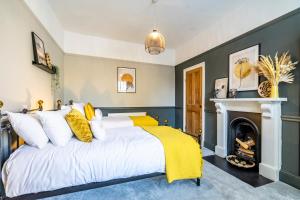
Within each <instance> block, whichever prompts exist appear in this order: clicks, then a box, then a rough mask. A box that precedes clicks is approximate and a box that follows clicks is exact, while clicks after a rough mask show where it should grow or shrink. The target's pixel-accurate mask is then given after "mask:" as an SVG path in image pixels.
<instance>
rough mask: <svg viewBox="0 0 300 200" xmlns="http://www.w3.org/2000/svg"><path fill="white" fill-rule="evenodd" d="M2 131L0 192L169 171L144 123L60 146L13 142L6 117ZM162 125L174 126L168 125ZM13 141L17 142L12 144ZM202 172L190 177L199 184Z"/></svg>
mask: <svg viewBox="0 0 300 200" xmlns="http://www.w3.org/2000/svg"><path fill="white" fill-rule="evenodd" d="M0 121H1V113H0ZM111 123H112V122H111ZM156 127H157V126H156ZM155 129H156V128H155ZM0 130H1V157H0V158H1V165H3V166H2V181H3V185H4V189H5V194H2V197H9V198H13V199H36V198H43V197H49V196H54V195H59V194H64V193H69V192H76V191H81V190H86V189H91V188H95V187H103V186H107V185H112V184H117V183H122V182H127V181H132V180H138V179H141V178H147V177H152V176H157V175H164V174H165V173H166V171H168V168H167V167H166V162H168V160H167V159H166V148H165V146H164V145H165V144H164V143H162V141H161V140H159V139H158V138H157V137H155V136H154V135H152V134H149V132H147V131H145V130H147V129H145V127H144V128H142V127H137V126H130V127H116V126H115V128H109V129H107V138H106V140H105V141H100V140H97V139H94V140H93V141H92V142H91V143H83V142H80V141H79V140H77V139H75V138H72V139H71V140H70V142H69V143H68V144H67V145H66V146H64V147H57V146H54V145H53V144H52V143H50V142H49V143H48V144H47V146H46V147H44V148H43V149H37V148H35V147H31V146H29V145H26V144H23V145H21V146H19V143H18V142H17V143H15V141H14V140H15V139H14V138H15V133H14V131H13V130H12V128H11V125H10V123H9V122H8V121H7V120H2V121H1V129H0ZM165 130H172V131H175V130H173V129H171V128H169V127H166V129H165ZM17 139H18V138H17ZM199 139H200V138H199ZM17 141H19V140H17ZM199 142H200V143H201V141H199ZM180 143H181V142H180ZM200 143H199V144H200ZM12 144H16V149H14V148H12ZM198 149H199V146H198ZM62 163H63V165H62ZM200 177H201V176H199V177H198V176H197V179H194V180H196V182H197V185H200ZM167 178H168V177H167Z"/></svg>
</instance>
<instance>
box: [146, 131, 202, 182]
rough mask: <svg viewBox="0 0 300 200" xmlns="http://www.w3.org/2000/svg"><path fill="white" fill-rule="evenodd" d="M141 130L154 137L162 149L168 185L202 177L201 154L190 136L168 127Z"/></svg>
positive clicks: (197, 145)
mask: <svg viewBox="0 0 300 200" xmlns="http://www.w3.org/2000/svg"><path fill="white" fill-rule="evenodd" d="M143 129H144V130H145V131H147V132H148V133H150V134H152V135H154V136H156V137H157V138H158V139H159V140H160V142H161V143H162V145H163V147H164V151H165V159H166V175H167V180H168V182H169V183H171V182H173V181H174V180H181V179H193V178H200V177H201V176H202V166H203V161H202V152H201V150H200V147H199V144H198V143H197V142H196V141H195V140H194V139H193V138H192V137H191V136H189V135H186V134H184V133H182V132H181V131H179V130H177V129H174V128H171V127H168V126H147V127H146V126H145V127H143Z"/></svg>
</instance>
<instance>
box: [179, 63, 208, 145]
mask: <svg viewBox="0 0 300 200" xmlns="http://www.w3.org/2000/svg"><path fill="white" fill-rule="evenodd" d="M200 67H201V68H202V144H201V145H202V146H203V144H204V140H205V137H204V136H205V112H204V108H205V105H204V103H205V62H201V63H199V64H196V65H193V66H191V67H188V68H185V69H184V70H183V124H182V125H183V126H182V127H183V131H185V125H186V122H185V121H186V88H185V87H186V73H187V72H188V71H191V70H194V69H197V68H200Z"/></svg>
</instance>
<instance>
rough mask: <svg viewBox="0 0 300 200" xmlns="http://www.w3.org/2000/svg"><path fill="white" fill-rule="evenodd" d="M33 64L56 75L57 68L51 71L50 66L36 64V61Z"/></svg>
mask: <svg viewBox="0 0 300 200" xmlns="http://www.w3.org/2000/svg"><path fill="white" fill-rule="evenodd" d="M32 64H33V65H35V66H36V67H38V68H40V69H42V70H44V71H46V72H48V73H50V74H56V68H55V67H54V66H53V68H52V69H50V68H49V67H48V66H46V65H43V64H39V63H36V62H35V61H32Z"/></svg>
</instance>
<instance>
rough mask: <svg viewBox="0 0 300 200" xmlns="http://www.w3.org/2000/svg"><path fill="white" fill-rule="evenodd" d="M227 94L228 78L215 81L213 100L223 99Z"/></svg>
mask: <svg viewBox="0 0 300 200" xmlns="http://www.w3.org/2000/svg"><path fill="white" fill-rule="evenodd" d="M227 92H228V78H220V79H216V80H215V98H218V99H225V98H227Z"/></svg>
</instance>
